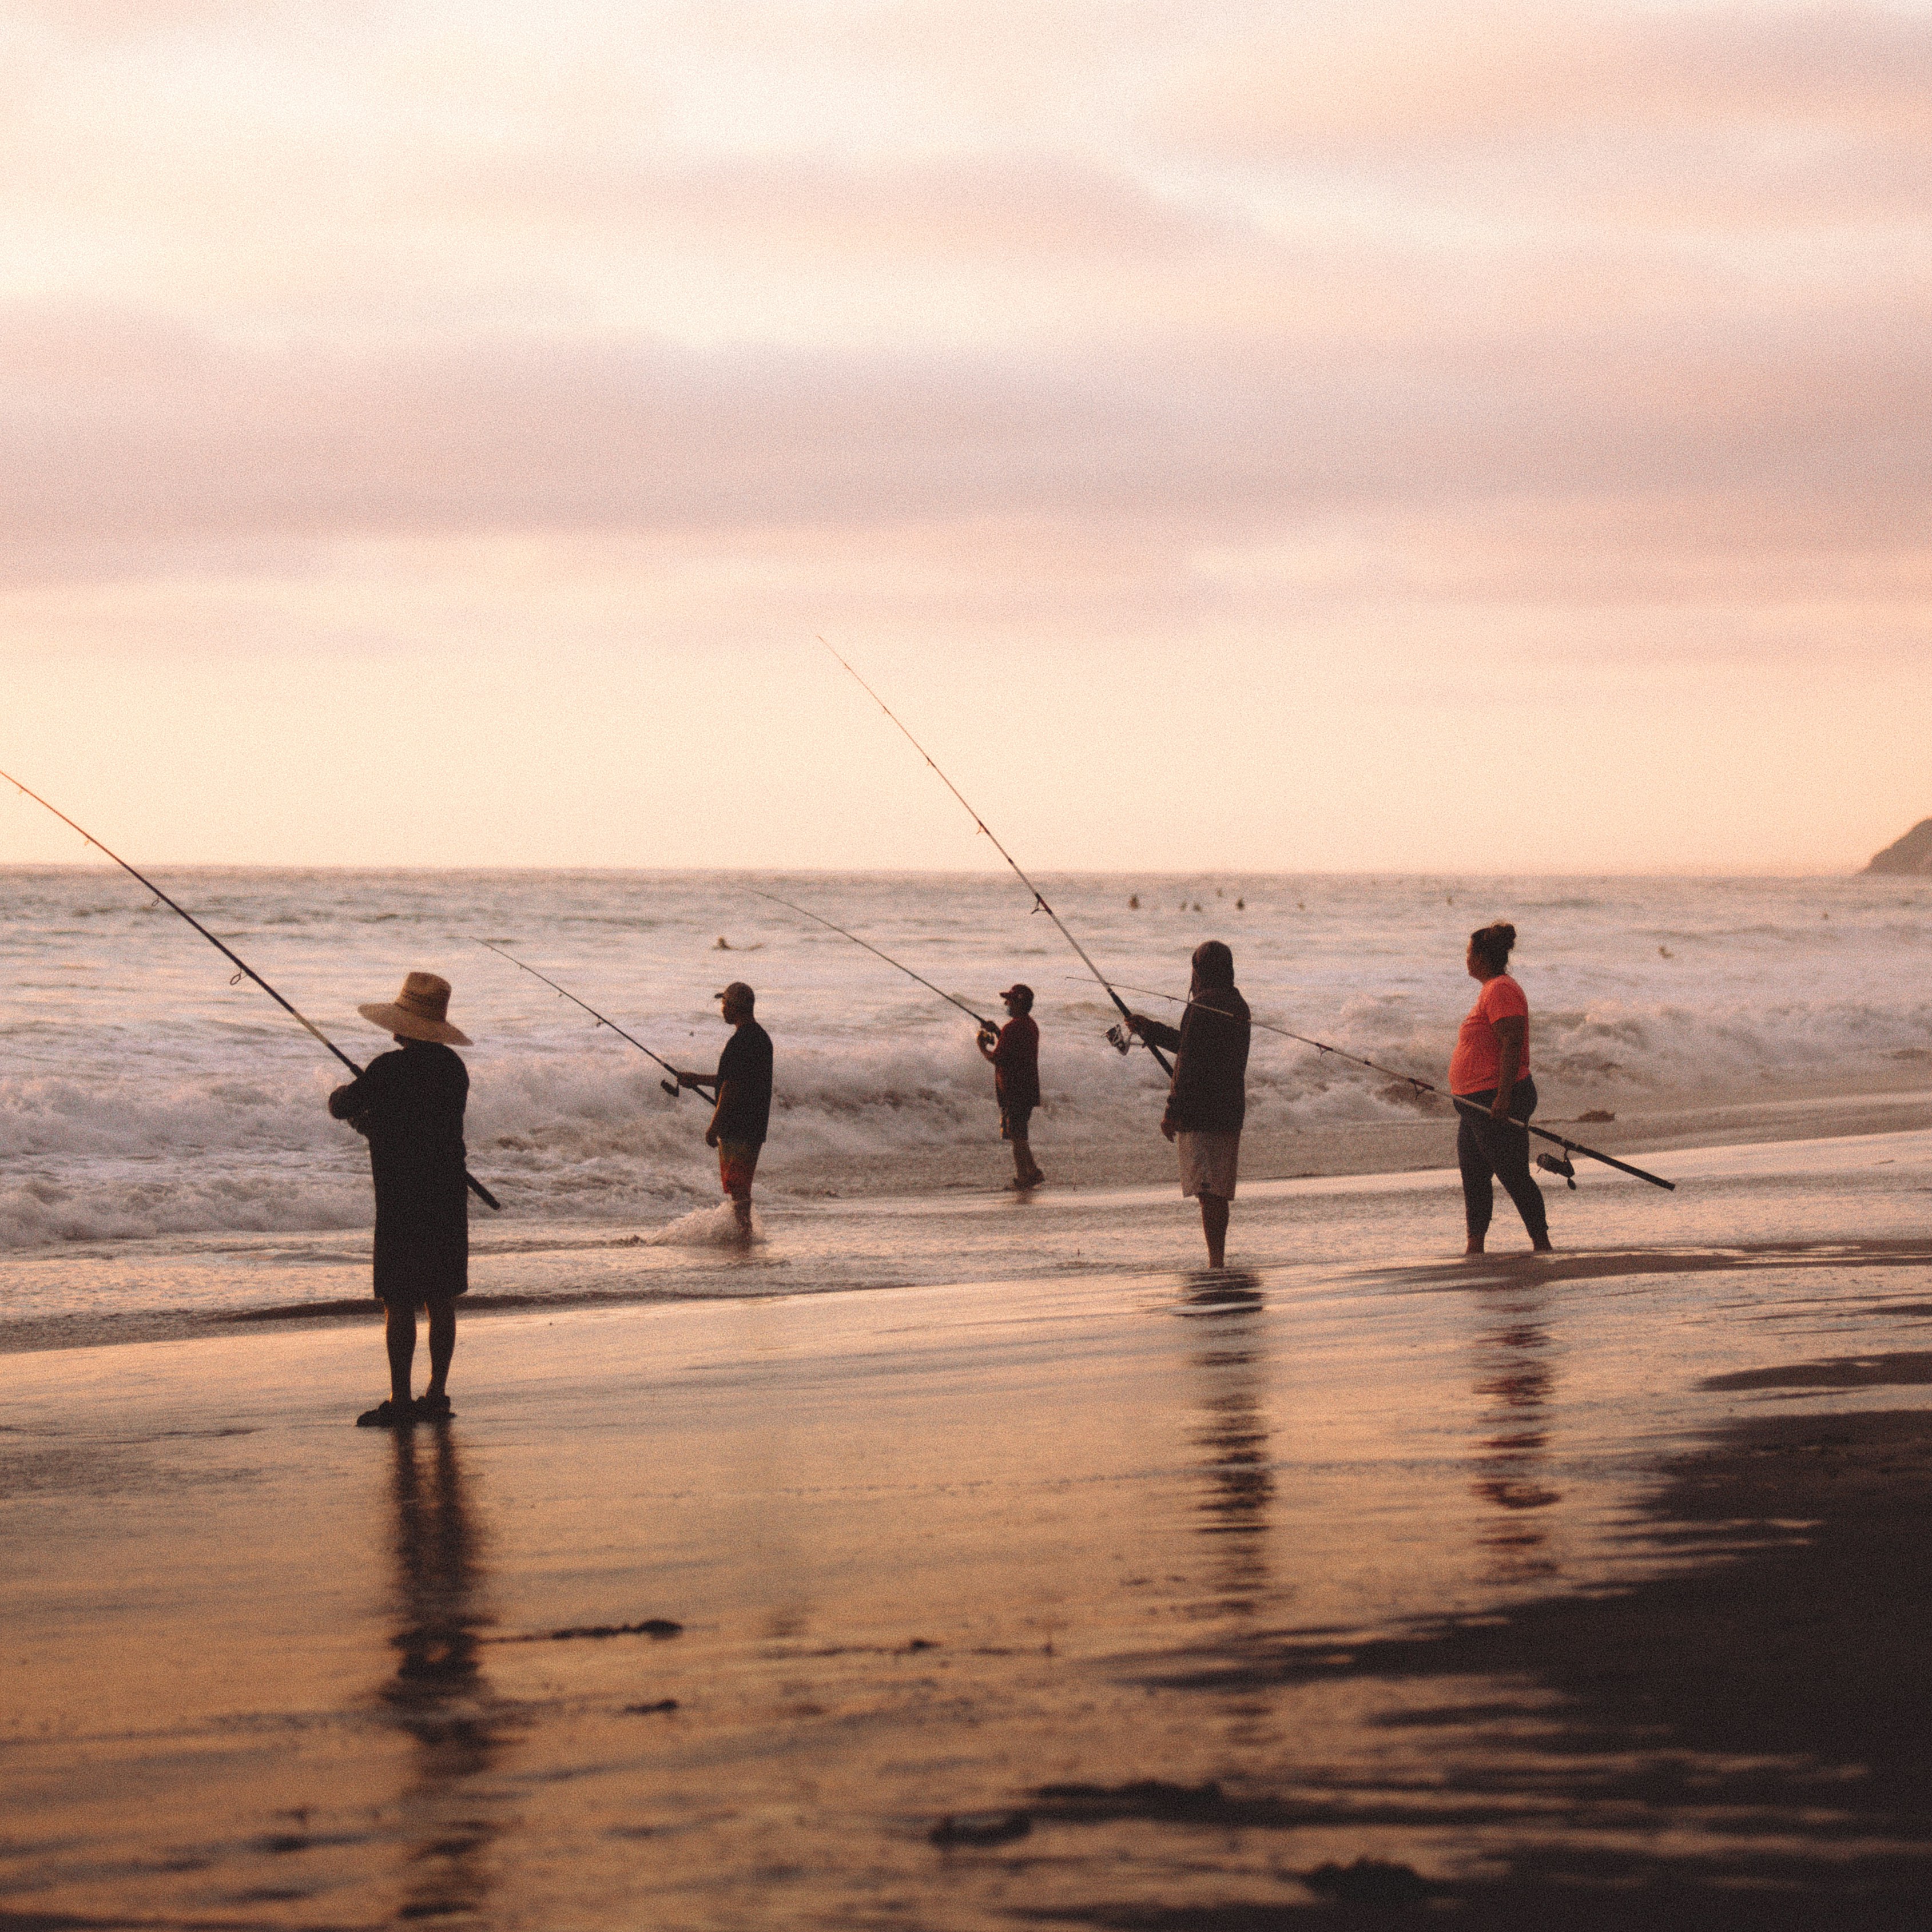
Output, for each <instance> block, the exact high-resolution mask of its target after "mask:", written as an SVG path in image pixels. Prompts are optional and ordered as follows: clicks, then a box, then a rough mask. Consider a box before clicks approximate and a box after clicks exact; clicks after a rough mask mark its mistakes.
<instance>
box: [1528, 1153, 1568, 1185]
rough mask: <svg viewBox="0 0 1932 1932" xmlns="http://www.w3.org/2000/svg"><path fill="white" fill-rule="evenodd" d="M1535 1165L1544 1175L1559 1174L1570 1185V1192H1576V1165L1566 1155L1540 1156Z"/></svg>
mask: <svg viewBox="0 0 1932 1932" xmlns="http://www.w3.org/2000/svg"><path fill="white" fill-rule="evenodd" d="M1536 1164H1537V1166H1538V1167H1540V1168H1541V1169H1542V1170H1543V1171H1544V1173H1545V1174H1560V1175H1562V1177H1563V1178H1564V1179H1565V1181H1568V1183H1569V1184H1570V1192H1571V1193H1572V1194H1574V1193H1576V1191H1577V1165H1576V1163H1575V1162H1574V1161H1573V1160H1571V1158H1570V1157H1569V1156H1568V1154H1538V1156H1537V1157H1536Z"/></svg>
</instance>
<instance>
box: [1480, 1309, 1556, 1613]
mask: <svg viewBox="0 0 1932 1932" xmlns="http://www.w3.org/2000/svg"><path fill="white" fill-rule="evenodd" d="M1546 1300H1547V1296H1546V1295H1545V1294H1544V1292H1542V1291H1540V1290H1539V1291H1537V1292H1532V1293H1531V1294H1529V1295H1517V1294H1511V1295H1510V1296H1509V1297H1508V1299H1507V1300H1505V1301H1498V1302H1496V1303H1494V1304H1491V1305H1490V1308H1489V1310H1488V1312H1489V1313H1490V1315H1491V1316H1493V1318H1494V1320H1495V1326H1493V1327H1492V1328H1487V1329H1486V1330H1484V1332H1483V1333H1482V1334H1479V1335H1478V1337H1476V1339H1475V1344H1474V1350H1473V1352H1474V1354H1475V1385H1474V1388H1473V1390H1472V1393H1473V1394H1475V1396H1476V1397H1478V1400H1481V1401H1482V1402H1483V1403H1485V1404H1486V1405H1487V1406H1486V1407H1485V1408H1484V1409H1483V1410H1482V1411H1481V1413H1480V1414H1479V1415H1478V1418H1477V1422H1476V1430H1477V1439H1476V1442H1475V1462H1476V1467H1477V1471H1478V1473H1477V1475H1476V1478H1475V1481H1473V1482H1472V1484H1470V1488H1471V1490H1472V1492H1473V1493H1474V1494H1475V1496H1477V1498H1478V1499H1479V1500H1480V1501H1481V1502H1485V1503H1487V1504H1489V1505H1491V1506H1492V1507H1493V1508H1496V1509H1497V1510H1499V1511H1501V1512H1502V1515H1501V1517H1500V1518H1499V1519H1497V1520H1493V1521H1491V1522H1490V1523H1488V1524H1487V1526H1486V1527H1485V1528H1484V1529H1481V1531H1480V1532H1478V1538H1477V1541H1478V1544H1479V1545H1480V1546H1481V1548H1482V1549H1483V1550H1484V1551H1485V1552H1486V1553H1487V1555H1486V1559H1485V1561H1484V1565H1483V1568H1482V1569H1481V1571H1480V1573H1479V1574H1480V1576H1481V1580H1482V1581H1484V1583H1499V1584H1522V1583H1535V1582H1537V1581H1538V1580H1541V1579H1544V1578H1547V1577H1553V1576H1554V1575H1556V1573H1557V1571H1558V1570H1559V1568H1560V1565H1559V1562H1558V1561H1557V1558H1556V1553H1555V1551H1554V1550H1553V1549H1552V1548H1551V1547H1550V1521H1549V1520H1548V1519H1547V1517H1544V1516H1543V1515H1542V1514H1541V1511H1546V1510H1547V1509H1549V1508H1550V1507H1551V1506H1552V1505H1553V1504H1556V1503H1559V1502H1562V1493H1561V1492H1560V1491H1559V1490H1555V1489H1553V1488H1552V1487H1550V1465H1551V1460H1552V1458H1551V1455H1550V1402H1551V1397H1552V1396H1553V1393H1554V1377H1553V1375H1552V1373H1551V1370H1550V1352H1551V1346H1552V1344H1551V1339H1550V1331H1549V1329H1548V1328H1547V1327H1546V1326H1545V1325H1544V1320H1543V1316H1544V1303H1545V1301H1546Z"/></svg>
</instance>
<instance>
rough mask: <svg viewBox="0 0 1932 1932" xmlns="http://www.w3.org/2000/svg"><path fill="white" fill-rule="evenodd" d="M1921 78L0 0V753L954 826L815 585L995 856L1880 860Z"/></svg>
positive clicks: (217, 809) (788, 841)
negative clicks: (974, 808) (945, 773)
mask: <svg viewBox="0 0 1932 1932" xmlns="http://www.w3.org/2000/svg"><path fill="white" fill-rule="evenodd" d="M1928 101H1932V6H1927V5H1895V6H1891V7H1877V6H1865V5H1857V4H1844V5H1823V6H1814V5H1807V6H1786V5H1772V4H1766V5H1751V6H1741V5H1730V6H1715V5H1667V4H1666V5H1651V6H1637V5H1593V4H1579V5H1564V4H1562V0H1538V4H1535V5H1484V4H1480V0H1478V4H1467V0H1463V3H1462V4H1455V5H1440V6H1436V5H1377V4H1374V0H1366V4H1359V5H1351V6H1349V7H1335V6H1334V5H1322V6H1314V5H1309V6H1306V7H1299V6H1295V5H1286V4H1283V0H1270V4H1267V5H1240V4H1212V0H1209V4H1203V3H1202V0H1193V4H1190V5H1166V4H1161V0H1141V4H1118V3H1117V4H1099V0H1093V3H1092V4H1088V0H1011V4H1008V0H950V4H944V5H941V4H932V5H866V4H860V3H859V0H823V4H816V5H784V4H767V0H716V4H708V5H649V4H637V0H633V4H630V5H624V6H621V7H619V6H615V5H610V6H603V7H592V6H588V5H576V4H572V0H550V4H549V5H546V6H544V7H541V8H538V7H521V6H520V7H495V6H492V5H488V4H486V0H464V4H463V5H444V6H434V5H420V4H414V0H383V4H381V5H377V4H374V0H370V4H343V3H342V0H302V4H301V5H295V4H287V5H282V4H275V0H247V4H244V0H233V4H222V3H221V0H125V4H121V5H110V4H99V5H83V4H73V5H68V4H61V0H45V4H34V0H10V4H7V0H0V182H3V183H4V191H0V371H4V372H5V377H4V383H0V692H4V695H5V702H4V704H0V767H4V768H5V769H7V770H8V771H11V772H14V773H16V774H17V775H19V776H20V777H21V778H24V779H25V780H26V781H27V782H28V783H29V784H32V785H34V786H35V787H36V788H37V789H40V790H43V791H46V793H48V794H49V796H52V798H53V799H54V800H55V802H56V803H58V804H60V805H62V806H64V808H65V809H66V810H68V811H71V812H72V813H73V814H74V815H75V816H76V817H79V818H80V819H82V820H83V821H84V822H89V823H92V825H93V826H95V829H97V830H98V831H99V832H100V833H101V835H102V836H103V837H104V838H107V839H108V840H109V842H110V843H111V844H117V845H118V847H120V849H121V850H123V851H124V852H125V853H127V855H128V856H130V857H133V858H135V859H136V860H137V862H138V860H139V859H141V858H142V857H145V858H148V859H154V860H157V861H160V860H172V861H175V862H190V861H199V860H210V861H213V860H246V861H251V862H255V861H259V862H323V863H352V864H353V863H362V862H368V863H383V864H420V865H437V864H448V863H475V864H515V865H523V864H589V865H710V864H718V865H828V866H842V865H907V866H932V867H939V868H954V867H959V866H966V865H974V864H976V863H984V862H987V861H988V859H989V856H990V855H989V854H987V853H986V850H985V848H984V843H983V841H978V842H977V843H976V841H975V840H974V838H973V835H972V830H971V825H970V823H968V820H966V818H965V815H964V814H962V813H961V812H960V811H959V808H958V807H957V806H956V805H955V804H954V803H953V801H952V800H951V799H950V798H948V797H947V795H946V794H945V793H944V791H943V790H941V787H939V785H938V783H937V781H935V780H934V779H933V778H932V776H931V775H930V774H929V773H928V772H926V771H925V770H924V769H923V768H922V767H921V766H920V765H919V763H918V761H917V760H916V757H914V755H913V753H912V752H911V751H910V748H908V747H907V745H905V744H904V741H903V740H902V739H899V738H898V736H896V735H895V733H892V730H891V729H890V727H889V726H888V725H887V724H886V723H885V721H883V719H882V718H880V717H879V715H877V712H874V711H873V710H872V709H871V707H870V706H869V705H868V702H867V700H865V698H864V697H863V695H862V694H861V693H859V691H857V690H856V688H855V687H853V685H851V683H850V681H849V680H847V679H845V677H844V675H843V673H841V672H840V671H839V670H838V667H837V666H836V665H835V664H833V663H832V660H831V659H830V658H829V656H828V655H826V653H825V652H824V651H823V649H821V648H820V646H819V645H818V644H817V643H815V642H814V634H815V633H823V634H824V635H825V636H826V637H829V638H830V639H831V640H832V642H833V643H835V644H837V645H838V647H839V648H840V649H841V650H843V651H844V652H846V653H847V655H850V656H851V657H852V658H853V660H854V661H855V662H856V663H857V664H858V665H859V668H860V669H861V670H863V671H865V673H866V675H867V676H868V677H870V678H871V679H872V680H873V681H874V682H875V683H876V684H877V685H878V686H879V687H880V689H881V691H883V692H884V693H885V694H886V695H887V696H888V697H889V698H890V699H891V700H892V702H893V703H895V706H897V707H898V709H900V711H901V715H903V716H904V718H906V720H907V723H908V724H910V725H911V726H912V727H913V729H914V730H916V731H918V732H919V733H920V734H921V735H922V736H923V737H924V738H925V739H926V742H927V743H928V745H929V748H931V750H932V751H933V753H934V754H935V756H936V757H938V759H939V760H940V761H941V763H942V764H944V765H945V766H947V769H949V770H950V772H951V773H952V775H953V777H954V778H955V779H956V781H958V782H959V784H960V785H961V787H962V789H963V790H965V791H966V793H968V796H971V797H972V798H973V799H974V802H976V803H977V805H979V807H980V810H981V811H983V812H984V813H985V814H986V817H988V818H989V820H991V821H992V823H994V825H995V827H996V829H998V830H999V831H1000V832H1001V835H1002V836H1003V837H1004V838H1006V840H1007V843H1008V844H1010V845H1011V846H1013V847H1014V849H1015V850H1016V852H1017V853H1019V854H1020V855H1021V856H1022V859H1023V861H1024V862H1028V863H1030V864H1037V865H1039V866H1040V867H1042V868H1055V867H1133V868H1157V867H1158V868H1177V869H1191V868H1229V869H1262V868H1267V869H1283V870H1302V869H1319V868H1364V869H1367V868H1386V869H1397V870H1423V869H1428V870H1457V871H1505V870H1529V869H1537V870H1565V871H1570V870H1579V871H1580V870H1601V869H1616V870H1622V871H1629V870H1648V869H1663V870H1724V871H1732V870H1736V871H1747V870H1750V871H1756V870H1775V871H1792V870H1803V869H1820V870H1825V869H1834V868H1846V867H1849V866H1851V865H1857V864H1861V863H1862V862H1864V859H1866V858H1867V856H1870V853H1871V852H1872V851H1873V850H1875V849H1876V847H1879V846H1880V845H1882V844H1886V843H1888V842H1889V841H1891V839H1892V838H1894V837H1896V836H1897V835H1898V834H1899V833H1900V832H1902V831H1903V830H1904V829H1906V826H1908V825H1909V824H1910V823H1912V821H1913V820H1915V819H1918V818H1919V817H1924V816H1925V815H1927V814H1932V756H1928V746H1932V679H1928V676H1927V673H1928V670H1932V624H1928V617H1932V538H1928V484H1932V460H1928V459H1932V407H1929V406H1932V350H1928V342H1932V329H1928V323H1932V111H1928V108H1927V102H1928ZM77 856H79V852H78V847H77V841H75V840H74V838H72V837H71V835H69V834H67V833H66V832H64V831H62V829H61V828H60V827H58V826H55V825H53V824H52V822H51V821H50V820H46V818H45V817H44V815H43V814H39V813H37V812H36V811H34V809H33V808H31V807H29V806H28V805H26V804H24V803H23V802H21V801H20V800H19V799H17V798H15V797H13V795H12V794H11V793H8V794H7V796H6V798H5V799H4V800H0V860H13V859H70V858H74V857H77Z"/></svg>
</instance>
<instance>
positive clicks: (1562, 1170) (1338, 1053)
mask: <svg viewBox="0 0 1932 1932" xmlns="http://www.w3.org/2000/svg"><path fill="white" fill-rule="evenodd" d="M1126 990H1127V992H1130V993H1145V994H1148V995H1150V996H1151V997H1152V998H1154V999H1157V1000H1172V1001H1174V1002H1175V1004H1176V1005H1177V1006H1183V1007H1199V1009H1200V1010H1201V1011H1202V1012H1203V1013H1217V1012H1219V1011H1220V1009H1219V1008H1218V1007H1210V1006H1207V1005H1205V1004H1203V1002H1202V1001H1199V1000H1185V999H1183V998H1181V995H1179V994H1178V993H1163V992H1158V991H1157V990H1156V989H1154V987H1152V986H1128V987H1127V989H1126ZM1221 1017H1222V1018H1223V1019H1230V1018H1232V1015H1229V1014H1227V1013H1223V1014H1222V1015H1221ZM1250 1025H1254V1026H1258V1027H1259V1028H1261V1029H1262V1031H1263V1032H1265V1033H1278V1034H1281V1035H1282V1036H1283V1038H1285V1039H1287V1040H1299V1041H1300V1042H1301V1044H1302V1045H1303V1046H1312V1047H1313V1048H1314V1049H1316V1052H1318V1053H1332V1054H1333V1055H1334V1056H1335V1058H1337V1060H1349V1061H1354V1063H1355V1064H1356V1065H1357V1066H1358V1067H1367V1068H1368V1069H1369V1070H1370V1072H1371V1073H1386V1074H1387V1075H1388V1076H1389V1078H1390V1079H1391V1080H1401V1081H1405V1082H1407V1083H1408V1085H1410V1086H1411V1087H1413V1088H1415V1091H1417V1092H1418V1094H1435V1095H1436V1097H1437V1098H1438V1099H1439V1100H1448V1101H1450V1102H1451V1103H1453V1104H1454V1105H1455V1106H1458V1107H1460V1109H1462V1110H1463V1112H1465V1113H1466V1114H1474V1115H1486V1114H1487V1113H1488V1112H1489V1111H1490V1110H1489V1109H1488V1108H1487V1107H1479V1106H1477V1104H1476V1103H1475V1101H1473V1100H1465V1099H1463V1097H1462V1096H1461V1095H1460V1094H1445V1093H1444V1092H1443V1091H1442V1088H1440V1087H1438V1086H1436V1085H1434V1084H1433V1082H1430V1081H1427V1080H1418V1079H1417V1078H1416V1077H1415V1075H1414V1074H1413V1073H1397V1071H1396V1070H1395V1069H1394V1067H1384V1066H1382V1064H1380V1063H1379V1061H1373V1060H1364V1058H1362V1056H1361V1055H1360V1054H1359V1053H1345V1052H1343V1050H1342V1049H1341V1048H1340V1047H1339V1046H1330V1045H1329V1044H1328V1042H1327V1041H1326V1040H1310V1038H1309V1037H1308V1036H1307V1034H1305V1033H1291V1032H1289V1029H1288V1028H1286V1027H1284V1026H1274V1025H1270V1024H1269V1022H1268V1021H1266V1020H1257V1019H1250ZM1515 1124H1516V1125H1517V1127H1522V1128H1523V1129H1524V1130H1526V1131H1527V1132H1528V1133H1532V1134H1535V1136H1537V1137H1538V1139H1540V1140H1546V1141H1553V1142H1555V1143H1556V1145H1557V1146H1559V1147H1560V1148H1562V1150H1563V1151H1564V1152H1565V1154H1586V1155H1588V1156H1589V1158H1590V1159H1591V1160H1600V1161H1601V1162H1602V1163H1604V1166H1606V1167H1613V1168H1615V1169H1616V1170H1617V1172H1619V1174H1634V1175H1636V1177H1637V1179H1638V1180H1640V1181H1649V1183H1650V1184H1651V1186H1652V1187H1663V1188H1667V1189H1668V1190H1670V1192H1671V1193H1673V1194H1674V1193H1676V1191H1677V1184H1676V1181H1666V1180H1665V1179H1664V1178H1663V1177H1662V1176H1661V1175H1655V1174H1649V1173H1646V1172H1645V1171H1644V1170H1643V1169H1642V1168H1640V1167H1633V1166H1631V1164H1630V1163H1629V1162H1628V1161H1625V1160H1618V1159H1617V1158H1616V1156H1615V1155H1613V1154H1599V1153H1598V1151H1597V1150H1596V1149H1595V1148H1589V1147H1586V1146H1585V1145H1583V1142H1581V1141H1573V1140H1568V1139H1565V1137H1564V1136H1562V1135H1561V1134H1553V1133H1551V1132H1550V1130H1549V1129H1548V1128H1547V1127H1531V1126H1530V1124H1529V1122H1528V1121H1517V1122H1516V1123H1515ZM1536 1160H1537V1165H1538V1166H1539V1167H1542V1168H1544V1169H1545V1170H1546V1171H1547V1172H1549V1173H1551V1174H1560V1175H1562V1177H1563V1178H1564V1179H1565V1181H1568V1183H1569V1184H1570V1186H1571V1190H1572V1191H1573V1192H1574V1190H1575V1188H1576V1186H1577V1172H1576V1169H1574V1167H1573V1166H1571V1164H1570V1163H1569V1162H1568V1161H1567V1160H1565V1161H1559V1160H1554V1159H1553V1158H1552V1157H1551V1156H1550V1155H1548V1154H1538V1156H1537V1157H1536Z"/></svg>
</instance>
